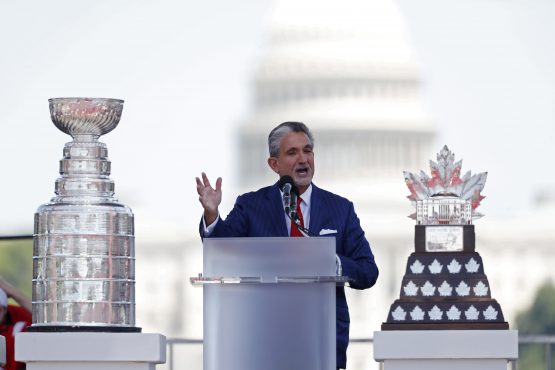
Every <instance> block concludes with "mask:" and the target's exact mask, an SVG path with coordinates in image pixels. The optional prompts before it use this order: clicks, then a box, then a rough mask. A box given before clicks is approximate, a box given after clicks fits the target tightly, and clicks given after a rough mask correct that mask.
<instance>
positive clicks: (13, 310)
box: [0, 277, 32, 370]
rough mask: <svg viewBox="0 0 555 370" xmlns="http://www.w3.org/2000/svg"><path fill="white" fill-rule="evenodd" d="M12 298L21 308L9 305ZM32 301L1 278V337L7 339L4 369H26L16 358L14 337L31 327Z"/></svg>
mask: <svg viewBox="0 0 555 370" xmlns="http://www.w3.org/2000/svg"><path fill="white" fill-rule="evenodd" d="M8 298H12V299H13V300H14V301H16V302H17V303H18V304H19V306H16V305H11V304H8ZM31 322H32V316H31V300H30V299H29V298H27V297H26V296H25V295H24V294H23V293H22V292H21V291H20V290H18V289H17V288H15V287H14V286H13V285H11V284H10V283H8V282H7V281H6V280H4V279H2V278H1V277H0V335H2V336H4V337H5V338H6V364H5V365H4V367H3V368H4V369H6V370H16V369H25V364H24V363H22V362H16V361H15V358H14V336H15V335H16V334H17V333H19V332H21V331H24V330H25V329H26V328H27V327H28V326H29V325H31Z"/></svg>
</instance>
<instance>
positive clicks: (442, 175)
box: [403, 145, 487, 219]
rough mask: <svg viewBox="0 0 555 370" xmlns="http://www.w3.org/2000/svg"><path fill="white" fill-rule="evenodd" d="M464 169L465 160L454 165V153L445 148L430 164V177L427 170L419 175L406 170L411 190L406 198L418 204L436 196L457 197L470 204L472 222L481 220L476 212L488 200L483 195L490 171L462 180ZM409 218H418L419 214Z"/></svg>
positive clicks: (445, 146) (465, 177)
mask: <svg viewBox="0 0 555 370" xmlns="http://www.w3.org/2000/svg"><path fill="white" fill-rule="evenodd" d="M461 168H462V160H459V161H457V162H455V154H454V153H452V152H451V151H450V150H449V148H448V147H447V145H444V146H443V148H442V149H441V150H440V152H439V153H438V154H437V162H434V161H430V171H431V177H430V176H428V175H427V174H426V173H425V172H424V171H420V174H415V173H411V172H408V171H403V175H404V176H405V183H406V184H407V187H408V189H409V191H410V195H409V196H407V198H408V199H409V200H410V201H411V202H412V203H413V204H415V203H416V202H417V201H420V200H426V199H430V198H432V197H435V196H454V197H457V198H460V199H463V200H466V201H469V202H470V203H471V205H472V218H473V219H477V218H480V217H482V216H483V215H482V214H480V213H478V212H476V211H475V209H476V208H478V206H479V205H480V202H481V201H482V200H483V199H484V198H485V197H484V196H483V195H481V194H480V192H481V191H482V189H483V188H484V186H485V184H486V179H487V172H482V173H479V174H477V175H472V174H471V172H470V171H468V172H466V173H465V174H464V176H463V177H462V178H461V176H460V174H461ZM409 217H410V218H413V219H416V213H413V214H411V215H410V216H409Z"/></svg>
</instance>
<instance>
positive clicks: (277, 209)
mask: <svg viewBox="0 0 555 370" xmlns="http://www.w3.org/2000/svg"><path fill="white" fill-rule="evenodd" d="M266 198H267V200H268V205H269V207H270V209H269V210H268V215H269V217H270V219H271V220H270V221H271V223H272V225H273V228H274V233H273V234H275V235H276V236H288V234H287V225H286V224H285V213H284V211H283V203H282V201H281V194H280V192H279V188H278V184H277V183H275V184H274V185H273V186H271V187H270V188H269V189H268V191H267V192H266Z"/></svg>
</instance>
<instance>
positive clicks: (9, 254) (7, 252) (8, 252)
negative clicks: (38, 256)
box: [0, 238, 33, 297]
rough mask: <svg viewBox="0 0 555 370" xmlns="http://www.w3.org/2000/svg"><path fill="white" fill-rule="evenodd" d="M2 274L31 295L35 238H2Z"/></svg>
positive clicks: (0, 270) (0, 259) (0, 262)
mask: <svg viewBox="0 0 555 370" xmlns="http://www.w3.org/2000/svg"><path fill="white" fill-rule="evenodd" d="M0 276H2V277H3V278H4V279H5V280H7V281H8V282H9V283H10V284H12V285H14V286H15V287H16V288H18V289H20V290H21V291H22V292H23V293H25V294H26V295H27V296H28V297H31V285H32V279H33V240H32V239H31V238H29V239H17V240H10V239H0Z"/></svg>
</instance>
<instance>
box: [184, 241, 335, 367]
mask: <svg viewBox="0 0 555 370" xmlns="http://www.w3.org/2000/svg"><path fill="white" fill-rule="evenodd" d="M203 269H204V276H202V277H201V276H199V278H196V279H192V282H193V284H196V285H202V286H203V289H204V370H259V369H265V370H283V369H288V370H296V369H299V370H301V369H302V370H328V369H329V370H332V369H335V368H336V329H335V325H336V324H335V316H336V313H335V310H336V308H335V290H336V285H337V284H338V283H341V282H342V281H344V280H345V279H344V278H341V277H337V276H335V275H336V258H335V239H334V238H330V237H314V238H208V239H204V263H203Z"/></svg>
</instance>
